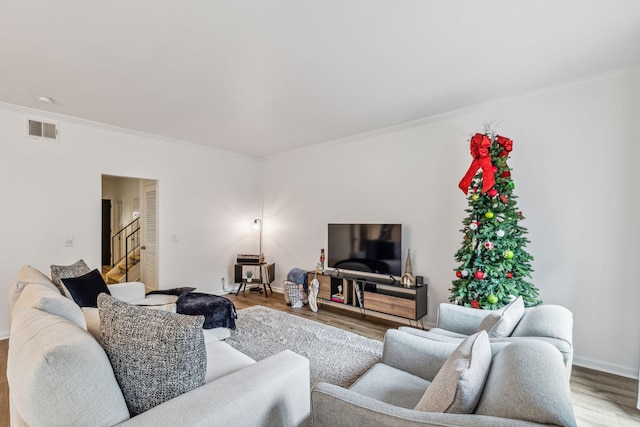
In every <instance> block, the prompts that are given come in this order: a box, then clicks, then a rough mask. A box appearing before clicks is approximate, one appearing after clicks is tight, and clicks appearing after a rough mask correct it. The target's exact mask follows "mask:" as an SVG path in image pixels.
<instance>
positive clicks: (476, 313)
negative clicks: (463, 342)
mask: <svg viewBox="0 0 640 427" xmlns="http://www.w3.org/2000/svg"><path fill="white" fill-rule="evenodd" d="M489 313H491V310H479V309H477V308H470V307H465V306H463V305H457V304H449V303H442V304H440V306H439V307H438V320H437V321H436V322H437V327H438V328H441V329H446V330H447V331H451V332H457V333H459V334H464V335H472V334H475V333H476V332H478V327H479V326H480V323H481V322H482V321H483V320H484V318H485V317H487V316H488V315H489Z"/></svg>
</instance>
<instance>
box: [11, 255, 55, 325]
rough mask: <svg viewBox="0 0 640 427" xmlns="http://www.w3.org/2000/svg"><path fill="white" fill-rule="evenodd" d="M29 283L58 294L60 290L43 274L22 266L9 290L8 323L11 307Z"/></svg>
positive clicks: (27, 266) (28, 266) (35, 269)
mask: <svg viewBox="0 0 640 427" xmlns="http://www.w3.org/2000/svg"><path fill="white" fill-rule="evenodd" d="M29 283H37V284H41V285H45V286H48V287H50V288H51V289H53V290H54V291H58V292H60V290H59V289H58V288H57V287H56V286H55V285H54V284H53V282H52V281H51V279H49V278H48V277H47V276H45V275H44V273H42V272H41V271H40V270H38V269H37V268H35V267H32V266H30V265H28V264H26V265H24V266H22V268H21V269H20V272H19V273H18V277H16V280H15V282H13V284H12V285H11V287H10V288H9V321H11V319H12V317H13V305H14V304H15V303H16V301H17V300H18V298H19V297H20V294H21V293H22V291H23V290H24V288H25V286H26V285H27V284H29Z"/></svg>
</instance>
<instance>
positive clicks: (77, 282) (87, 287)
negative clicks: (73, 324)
mask: <svg viewBox="0 0 640 427" xmlns="http://www.w3.org/2000/svg"><path fill="white" fill-rule="evenodd" d="M62 284H63V285H64V287H65V288H66V289H67V290H68V291H69V293H70V294H71V298H73V300H74V301H75V302H76V304H78V305H79V306H80V307H97V306H98V295H100V294H101V293H103V292H104V293H107V294H109V295H111V292H110V291H109V288H108V287H107V284H106V283H104V279H103V278H102V274H100V272H99V271H98V269H97V268H96V269H95V270H91V271H90V272H89V273H87V274H85V275H84V276H80V277H72V278H68V279H62Z"/></svg>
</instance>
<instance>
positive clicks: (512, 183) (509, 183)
mask: <svg viewBox="0 0 640 427" xmlns="http://www.w3.org/2000/svg"><path fill="white" fill-rule="evenodd" d="M507 185H508V186H509V188H511V189H513V188H514V187H515V186H516V184H515V183H514V182H513V181H509V182H508V183H507Z"/></svg>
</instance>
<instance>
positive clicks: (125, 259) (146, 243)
mask: <svg viewBox="0 0 640 427" xmlns="http://www.w3.org/2000/svg"><path fill="white" fill-rule="evenodd" d="M157 186H158V182H157V181H156V180H148V179H140V178H132V177H122V176H113V175H102V200H103V202H102V208H103V213H102V230H101V233H102V235H103V239H102V246H103V247H102V248H101V253H102V262H103V270H106V271H108V273H105V278H106V280H107V283H119V282H123V281H130V282H131V281H141V282H143V283H144V284H145V288H146V291H150V290H155V289H158V268H157V257H158V250H157V235H158V230H157V227H158V212H157V208H156V206H157ZM107 206H108V214H107ZM107 228H109V237H108V239H107V237H106V236H107V233H106V229H107ZM138 229H139V230H138ZM119 232H120V233H119ZM114 236H115V237H114ZM123 242H125V246H124V247H125V248H126V249H124V250H123V249H122V244H123ZM107 245H108V248H107ZM114 245H115V247H114ZM147 249H149V250H147ZM106 252H108V253H109V256H108V257H107V256H106V255H105V253H106ZM123 254H124V255H123ZM116 258H117V259H116ZM105 261H106V264H105Z"/></svg>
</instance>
